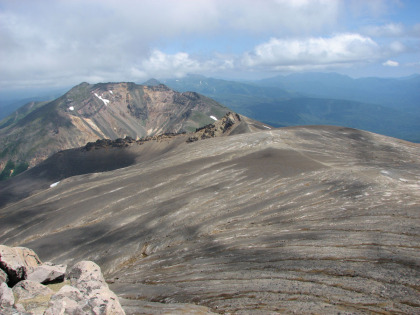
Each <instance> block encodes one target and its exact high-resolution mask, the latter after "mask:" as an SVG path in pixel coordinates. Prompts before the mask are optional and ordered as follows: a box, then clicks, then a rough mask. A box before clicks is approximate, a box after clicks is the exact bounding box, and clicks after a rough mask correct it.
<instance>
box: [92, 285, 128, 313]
mask: <svg viewBox="0 0 420 315" xmlns="http://www.w3.org/2000/svg"><path fill="white" fill-rule="evenodd" d="M88 306H89V309H90V310H91V311H92V312H93V314H95V315H99V314H125V312H124V310H123V309H122V307H121V304H120V302H119V300H118V297H117V296H116V295H115V293H114V292H112V291H111V290H110V289H109V288H108V286H106V287H101V288H100V289H95V290H93V291H92V293H91V294H90V295H89V301H88ZM84 310H87V307H85V308H84Z"/></svg>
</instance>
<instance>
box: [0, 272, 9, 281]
mask: <svg viewBox="0 0 420 315" xmlns="http://www.w3.org/2000/svg"><path fill="white" fill-rule="evenodd" d="M7 279H8V278H7V273H5V272H4V271H3V270H2V269H0V283H3V282H7Z"/></svg>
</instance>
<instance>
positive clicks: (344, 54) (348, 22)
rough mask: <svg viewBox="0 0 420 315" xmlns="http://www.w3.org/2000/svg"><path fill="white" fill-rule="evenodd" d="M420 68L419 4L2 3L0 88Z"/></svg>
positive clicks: (344, 0) (300, 0)
mask: <svg viewBox="0 0 420 315" xmlns="http://www.w3.org/2000/svg"><path fill="white" fill-rule="evenodd" d="M307 71H317V72H338V73H342V74H346V75H350V76H352V77H366V76H377V77H402V76H408V75H411V74H415V73H420V1H418V0H258V1H256V0H137V1H136V0H54V1H53V0H0V92H1V91H7V90H14V89H25V88H26V89H28V88H46V87H60V86H73V85H76V84H78V83H80V82H84V81H86V82H89V83H97V82H110V81H112V82H119V81H133V82H137V83H141V82H144V81H146V80H147V79H150V78H158V79H163V78H174V77H176V78H181V77H183V76H185V75H187V74H201V75H205V76H209V77H216V78H224V79H235V80H252V79H260V78H267V77H272V76H275V75H279V74H280V75H281V74H282V75H286V74H290V73H295V72H307Z"/></svg>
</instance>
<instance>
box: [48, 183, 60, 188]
mask: <svg viewBox="0 0 420 315" xmlns="http://www.w3.org/2000/svg"><path fill="white" fill-rule="evenodd" d="M59 183H60V182H56V183H54V184H51V185H50V188H53V187H55V186H57V185H58V184H59Z"/></svg>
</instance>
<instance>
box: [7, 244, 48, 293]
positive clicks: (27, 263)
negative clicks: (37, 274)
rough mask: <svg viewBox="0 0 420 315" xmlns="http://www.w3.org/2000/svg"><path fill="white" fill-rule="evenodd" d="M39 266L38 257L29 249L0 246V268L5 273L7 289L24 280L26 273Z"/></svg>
mask: <svg viewBox="0 0 420 315" xmlns="http://www.w3.org/2000/svg"><path fill="white" fill-rule="evenodd" d="M40 264H41V260H40V259H39V257H38V255H37V254H36V253H35V252H34V251H33V250H31V249H29V248H26V247H9V246H6V245H0V268H1V269H3V270H4V271H5V272H6V273H7V276H8V281H7V284H8V285H9V287H12V286H14V285H15V284H16V283H18V282H19V281H21V280H25V279H26V277H27V274H28V272H31V271H32V270H33V269H34V268H35V267H37V266H38V265H40Z"/></svg>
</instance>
